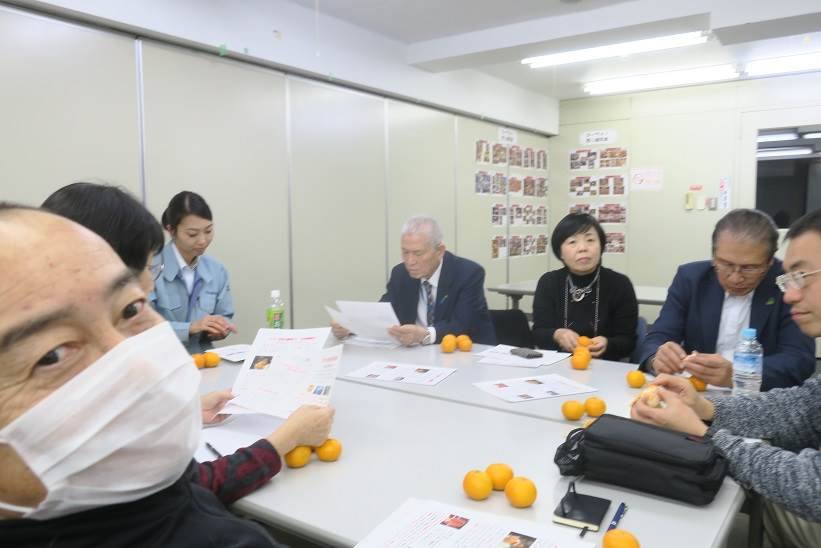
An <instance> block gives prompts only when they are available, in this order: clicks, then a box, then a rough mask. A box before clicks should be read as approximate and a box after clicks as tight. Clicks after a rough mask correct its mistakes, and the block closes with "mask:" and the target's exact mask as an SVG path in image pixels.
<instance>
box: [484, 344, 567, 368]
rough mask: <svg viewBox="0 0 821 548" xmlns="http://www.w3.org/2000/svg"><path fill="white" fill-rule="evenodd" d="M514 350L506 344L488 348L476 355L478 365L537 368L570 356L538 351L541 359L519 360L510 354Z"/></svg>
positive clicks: (550, 351)
mask: <svg viewBox="0 0 821 548" xmlns="http://www.w3.org/2000/svg"><path fill="white" fill-rule="evenodd" d="M514 348H516V347H515V346H510V345H507V344H499V345H496V346H494V347H493V348H488V349H487V350H484V351H482V352H479V353H478V354H476V356H477V357H480V358H481V359H480V360H479V362H478V363H481V364H486V365H509V366H512V367H539V366H542V365H552V364H554V363H556V362H560V361H562V360H563V359H565V358H567V357H569V356H570V354H568V353H566V352H556V351H555V350H539V352H541V353H542V357H541V358H520V357H519V356H514V355H513V354H511V353H510V351H511V350H513V349H514Z"/></svg>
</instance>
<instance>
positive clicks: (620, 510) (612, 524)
mask: <svg viewBox="0 0 821 548" xmlns="http://www.w3.org/2000/svg"><path fill="white" fill-rule="evenodd" d="M626 513H627V505H626V504H624V503H623V502H622V503H621V504H619V507H618V508H617V509H616V513H615V514H613V520H612V521H611V522H610V525H609V526H608V527H607V530H608V531H610V530H611V529H615V528H616V526H617V525H618V524H619V521H621V518H623V517H624V514H626Z"/></svg>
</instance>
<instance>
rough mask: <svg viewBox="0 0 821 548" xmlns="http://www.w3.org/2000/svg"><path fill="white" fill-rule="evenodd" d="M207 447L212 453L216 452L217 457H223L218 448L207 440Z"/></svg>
mask: <svg viewBox="0 0 821 548" xmlns="http://www.w3.org/2000/svg"><path fill="white" fill-rule="evenodd" d="M205 448H206V449H208V450H209V451H211V452H212V453H214V455H216V456H217V457H220V458H222V453H220V452H219V451H217V448H216V447H214V446H213V445H211V444H210V443H208V442H205Z"/></svg>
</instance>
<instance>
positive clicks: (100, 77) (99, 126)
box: [0, 7, 140, 205]
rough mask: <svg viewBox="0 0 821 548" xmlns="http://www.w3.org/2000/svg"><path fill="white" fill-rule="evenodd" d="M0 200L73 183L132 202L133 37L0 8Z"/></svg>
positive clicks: (35, 198)
mask: <svg viewBox="0 0 821 548" xmlns="http://www.w3.org/2000/svg"><path fill="white" fill-rule="evenodd" d="M0 48H1V49H2V51H3V55H0V82H2V83H0V200H12V201H17V202H23V203H27V204H31V205H40V203H42V201H43V200H44V199H45V198H46V197H47V196H48V195H49V194H51V193H52V192H53V191H54V190H56V189H58V188H60V187H61V186H63V185H66V184H68V183H72V182H75V181H78V180H92V181H97V182H103V181H107V182H111V183H114V184H118V185H121V186H123V187H125V188H127V189H128V190H130V191H131V192H133V193H135V194H136V195H137V196H139V193H140V184H139V167H138V166H139V163H138V162H139V131H138V127H137V86H136V80H137V76H136V74H137V71H136V68H135V60H134V59H135V56H134V40H132V39H129V38H126V37H122V36H118V35H115V34H111V33H106V32H101V31H97V30H91V29H88V28H84V27H80V26H77V25H72V24H69V23H64V22H61V21H56V20H52V19H47V18H44V17H38V16H33V15H29V14H25V13H22V12H18V11H16V10H11V9H6V8H2V7H0Z"/></svg>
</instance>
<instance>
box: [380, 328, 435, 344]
mask: <svg viewBox="0 0 821 548" xmlns="http://www.w3.org/2000/svg"><path fill="white" fill-rule="evenodd" d="M388 334H389V335H390V336H391V337H393V338H394V339H396V340H397V341H399V344H401V345H402V346H413V345H415V344H422V341H423V340H425V337H426V336H427V334H428V330H427V329H426V328H424V327H422V326H421V325H416V324H412V323H408V324H405V325H394V326H393V327H390V328H388Z"/></svg>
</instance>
